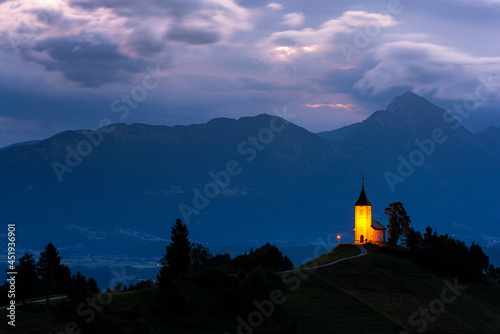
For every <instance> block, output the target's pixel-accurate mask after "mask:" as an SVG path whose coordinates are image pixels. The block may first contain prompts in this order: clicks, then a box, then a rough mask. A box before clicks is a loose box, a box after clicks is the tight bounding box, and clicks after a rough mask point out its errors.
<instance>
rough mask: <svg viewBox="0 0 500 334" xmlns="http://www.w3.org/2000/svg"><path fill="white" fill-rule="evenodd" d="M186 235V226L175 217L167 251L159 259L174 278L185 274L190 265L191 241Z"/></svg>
mask: <svg viewBox="0 0 500 334" xmlns="http://www.w3.org/2000/svg"><path fill="white" fill-rule="evenodd" d="M188 235H189V231H188V229H187V226H186V225H185V224H184V223H183V222H182V221H181V220H180V219H177V220H176V222H175V224H174V226H172V234H171V236H170V239H171V240H172V242H171V243H170V245H168V246H167V248H166V250H167V253H166V254H165V256H164V257H163V258H162V259H161V261H160V262H161V264H163V266H166V267H168V272H169V273H170V274H171V275H172V277H173V278H174V279H177V278H179V277H180V276H181V275H183V274H186V273H187V272H188V270H189V267H190V266H191V257H190V255H191V242H190V241H189V239H188Z"/></svg>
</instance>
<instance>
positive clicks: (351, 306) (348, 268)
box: [0, 245, 500, 334]
mask: <svg viewBox="0 0 500 334" xmlns="http://www.w3.org/2000/svg"><path fill="white" fill-rule="evenodd" d="M368 250H369V251H370V253H369V254H368V255H366V256H363V257H359V258H355V259H349V260H346V261H343V262H340V263H338V264H336V265H334V266H332V267H326V268H320V269H317V270H314V271H311V272H310V273H309V274H302V278H300V280H297V281H295V283H294V284H292V285H291V286H290V287H297V286H298V288H297V289H290V290H288V291H287V292H286V294H285V295H286V302H285V304H284V306H283V308H281V309H280V310H279V311H277V312H275V313H274V314H273V315H272V316H271V317H270V318H269V319H267V320H266V321H265V323H264V326H262V327H260V328H258V329H256V330H255V332H254V333H276V332H278V331H279V330H281V329H283V328H285V327H287V326H288V325H289V324H290V323H291V321H292V319H296V320H297V322H298V324H299V332H300V333H400V332H401V331H403V330H406V331H408V332H410V333H416V330H417V329H418V327H412V326H411V325H410V323H409V320H408V317H409V316H410V315H411V314H412V313H414V312H416V311H418V310H419V308H420V307H425V308H427V307H428V306H429V303H430V302H431V301H432V300H433V299H435V298H439V297H440V295H441V291H442V290H443V288H444V287H445V285H444V283H443V280H442V279H440V278H438V277H436V276H433V275H432V274H430V273H429V272H427V271H425V270H423V269H422V268H420V267H418V266H416V265H414V264H413V263H411V262H409V261H407V260H406V259H402V258H397V257H395V256H392V255H389V254H385V253H383V252H380V251H379V250H378V248H377V247H376V246H370V247H369V248H368ZM358 253H359V250H358V249H357V248H356V246H353V245H345V246H344V245H341V247H339V249H336V250H334V251H333V253H332V254H329V255H327V256H326V257H323V259H326V261H329V262H331V261H334V260H336V259H338V258H339V257H349V256H352V255H356V254H358ZM340 254H343V255H340ZM332 259H333V260H332ZM297 275H298V274H296V273H291V274H288V276H287V277H288V278H294V277H295V278H298V276H297ZM297 282H300V283H297ZM180 289H181V291H182V293H183V295H184V296H185V297H186V298H187V299H188V300H190V301H191V302H192V304H193V305H194V311H192V314H191V315H189V316H186V317H172V318H169V319H166V318H165V317H164V316H162V315H161V314H160V313H159V312H158V311H157V309H156V307H155V300H156V298H157V290H156V289H150V290H142V291H139V292H136V293H132V294H126V295H118V296H114V298H113V300H112V302H111V304H110V305H109V313H110V314H112V316H113V317H114V318H115V320H116V321H118V322H120V323H124V324H127V325H130V326H132V324H133V321H134V318H135V317H137V316H136V315H134V312H133V311H132V309H133V308H134V307H136V304H140V305H141V308H142V309H143V316H142V317H144V318H145V319H147V321H148V322H149V324H150V325H151V328H152V329H153V331H154V332H157V333H164V332H168V333H180V334H182V333H225V332H228V333H231V334H232V333H236V329H237V321H236V317H237V316H238V315H237V314H233V313H231V311H230V310H227V309H224V308H221V307H220V306H218V307H215V306H214V304H215V303H216V299H217V296H218V291H214V290H211V289H203V288H200V287H198V286H196V285H194V284H190V283H185V284H182V285H181V286H180ZM59 303H64V302H62V301H57V302H54V305H57V304H59ZM54 309H55V310H54V312H53V318H52V320H50V321H47V320H46V319H45V318H44V317H43V305H42V304H40V305H32V306H29V307H28V309H27V310H26V311H22V310H20V309H18V311H17V325H18V326H17V327H16V329H17V330H18V332H19V333H20V332H21V328H23V327H24V328H25V329H27V332H29V333H48V332H49V331H52V332H53V333H58V332H59V331H61V330H62V326H61V324H63V320H62V316H61V315H60V314H59V313H58V311H57V307H54ZM5 314H6V312H5V310H2V311H0V317H1V318H2V319H4V320H3V321H2V322H1V323H0V331H2V330H6V329H7V326H6V321H5V319H6V317H5ZM242 317H243V318H246V317H247V315H246V314H243V315H242ZM75 318H76V319H77V317H76V316H75ZM65 320H68V319H65ZM172 327H183V328H184V329H172ZM167 328H169V329H168V330H167ZM205 328H211V330H204V329H205ZM426 333H500V286H499V284H497V283H492V282H490V284H489V285H488V286H487V285H468V287H467V289H466V290H465V291H464V292H463V293H462V294H461V295H460V296H459V297H458V298H457V299H456V301H455V302H453V303H451V304H447V305H446V309H445V311H444V312H443V314H441V315H440V316H439V317H437V318H436V320H435V321H433V322H429V327H428V329H427V331H426Z"/></svg>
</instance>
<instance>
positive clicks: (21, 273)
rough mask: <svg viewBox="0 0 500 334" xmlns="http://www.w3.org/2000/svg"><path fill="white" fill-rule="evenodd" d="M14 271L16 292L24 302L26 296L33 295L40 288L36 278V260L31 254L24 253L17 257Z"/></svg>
mask: <svg viewBox="0 0 500 334" xmlns="http://www.w3.org/2000/svg"><path fill="white" fill-rule="evenodd" d="M16 272H17V276H16V285H17V289H16V290H17V291H18V292H17V294H18V295H19V297H20V298H19V299H20V300H22V302H23V304H25V303H26V298H28V297H34V296H35V295H36V294H37V293H38V292H39V288H40V280H39V279H38V274H37V271H36V262H35V259H34V258H33V254H29V253H25V254H24V256H23V257H21V258H20V259H19V263H18V265H17V266H16Z"/></svg>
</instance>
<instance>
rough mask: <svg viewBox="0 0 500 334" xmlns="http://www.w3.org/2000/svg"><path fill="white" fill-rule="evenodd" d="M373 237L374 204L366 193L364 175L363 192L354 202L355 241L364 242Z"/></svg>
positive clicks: (357, 242)
mask: <svg viewBox="0 0 500 334" xmlns="http://www.w3.org/2000/svg"><path fill="white" fill-rule="evenodd" d="M371 238H372V204H371V203H370V201H369V200H368V197H367V196H366V193H365V177H364V176H363V179H362V185H361V194H360V195H359V198H358V201H357V202H356V204H354V243H356V244H363V243H365V242H367V241H368V240H371Z"/></svg>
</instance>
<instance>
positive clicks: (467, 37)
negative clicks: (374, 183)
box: [0, 0, 500, 147]
mask: <svg viewBox="0 0 500 334" xmlns="http://www.w3.org/2000/svg"><path fill="white" fill-rule="evenodd" d="M498 17H500V0H432V1H431V0H429V1H428V0H418V1H416V0H413V1H412V0H386V1H379V0H370V1H363V2H359V1H352V0H351V1H343V0H336V1H331V0H330V1H325V0H308V1H304V0H302V1H297V0H287V1H279V0H276V2H269V1H261V0H239V1H234V0H141V1H136V0H31V1H20V0H16V1H10V0H0V22H1V23H0V101H1V104H0V147H2V146H6V145H10V144H12V143H16V142H21V141H27V140H38V139H44V138H47V137H50V136H51V135H54V134H56V133H58V132H61V131H64V130H68V129H96V128H99V127H100V126H101V125H103V124H106V122H112V123H129V124H131V123H136V122H138V123H146V124H164V125H177V124H193V123H204V122H207V121H209V120H210V119H212V118H216V117H229V118H239V117H243V116H253V115H258V114H261V113H268V114H273V113H277V114H279V115H282V116H285V117H288V118H290V119H291V120H292V122H294V123H296V124H298V125H300V126H303V127H304V128H306V129H308V130H310V131H313V132H319V131H326V130H333V129H337V128H339V127H342V126H345V125H349V124H352V123H356V122H360V121H362V120H363V119H365V118H366V117H368V116H369V115H370V114H371V113H373V112H374V111H376V110H379V109H385V107H386V106H387V104H389V103H390V101H391V100H392V98H393V97H394V96H397V95H401V94H403V93H404V92H406V91H408V90H413V91H414V92H415V93H417V94H419V95H421V96H423V97H425V98H427V99H428V100H430V101H431V102H433V103H435V104H437V105H439V106H440V107H442V108H444V109H450V110H454V106H456V105H462V106H463V105H465V106H470V108H469V109H468V110H469V111H468V112H467V116H466V117H461V119H462V121H463V124H464V125H465V126H466V127H467V128H468V129H469V130H471V131H472V132H478V131H480V130H482V129H484V128H486V127H487V126H489V125H494V126H499V125H500V114H499V113H498V111H499V110H500V108H499V107H500V98H499V92H500V43H498V32H499V30H500V21H499V20H498ZM455 109H456V108H455Z"/></svg>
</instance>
